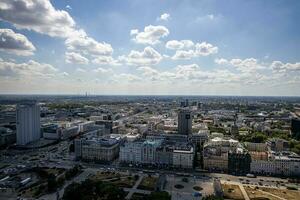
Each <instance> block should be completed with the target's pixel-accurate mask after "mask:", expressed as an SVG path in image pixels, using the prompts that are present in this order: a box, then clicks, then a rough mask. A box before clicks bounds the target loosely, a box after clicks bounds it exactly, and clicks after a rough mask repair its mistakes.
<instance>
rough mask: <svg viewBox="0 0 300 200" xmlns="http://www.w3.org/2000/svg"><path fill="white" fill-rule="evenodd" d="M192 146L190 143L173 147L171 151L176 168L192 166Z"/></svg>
mask: <svg viewBox="0 0 300 200" xmlns="http://www.w3.org/2000/svg"><path fill="white" fill-rule="evenodd" d="M194 153H195V152H194V148H193V146H190V145H184V146H183V145H181V146H178V147H175V149H174V151H173V166H174V167H177V168H193V164H194Z"/></svg>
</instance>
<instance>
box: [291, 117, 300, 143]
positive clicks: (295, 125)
mask: <svg viewBox="0 0 300 200" xmlns="http://www.w3.org/2000/svg"><path fill="white" fill-rule="evenodd" d="M291 133H292V136H293V137H294V138H296V139H297V140H299V139H300V119H299V118H293V119H292V123H291Z"/></svg>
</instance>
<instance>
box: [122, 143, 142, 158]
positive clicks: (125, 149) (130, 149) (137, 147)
mask: <svg viewBox="0 0 300 200" xmlns="http://www.w3.org/2000/svg"><path fill="white" fill-rule="evenodd" d="M142 145H143V141H139V142H126V143H124V145H123V146H121V147H120V161H121V162H126V163H134V164H137V163H141V162H142Z"/></svg>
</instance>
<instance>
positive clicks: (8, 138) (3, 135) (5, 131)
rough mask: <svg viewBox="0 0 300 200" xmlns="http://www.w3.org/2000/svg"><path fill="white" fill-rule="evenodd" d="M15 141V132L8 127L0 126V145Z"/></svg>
mask: <svg viewBox="0 0 300 200" xmlns="http://www.w3.org/2000/svg"><path fill="white" fill-rule="evenodd" d="M15 142H16V132H14V131H12V130H11V129H9V128H5V127H0V146H4V145H9V144H13V143H15Z"/></svg>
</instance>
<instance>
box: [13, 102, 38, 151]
mask: <svg viewBox="0 0 300 200" xmlns="http://www.w3.org/2000/svg"><path fill="white" fill-rule="evenodd" d="M16 125H17V145H26V144H28V143H30V142H33V141H36V140H39V139H40V138H41V130H40V128H41V125H40V106H39V105H38V104H36V103H33V102H30V103H25V104H19V105H17V113H16Z"/></svg>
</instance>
